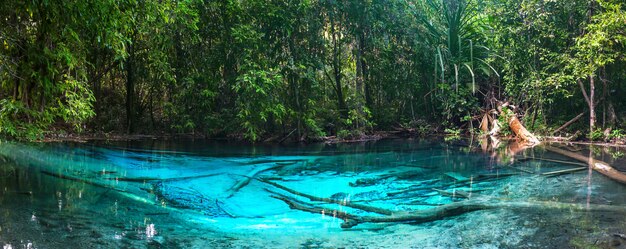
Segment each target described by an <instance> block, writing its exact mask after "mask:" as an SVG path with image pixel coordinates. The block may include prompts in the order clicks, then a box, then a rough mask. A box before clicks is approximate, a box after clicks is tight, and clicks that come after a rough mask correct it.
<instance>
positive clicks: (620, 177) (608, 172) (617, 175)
mask: <svg viewBox="0 0 626 249" xmlns="http://www.w3.org/2000/svg"><path fill="white" fill-rule="evenodd" d="M546 150H548V151H551V152H554V153H557V154H560V155H563V156H566V157H569V158H573V159H576V160H578V161H581V162H585V163H587V164H589V167H591V168H592V169H593V170H595V171H597V172H599V173H600V174H603V175H605V176H607V177H609V178H611V179H613V180H615V181H617V182H619V183H622V184H626V174H624V173H622V172H619V171H617V170H616V169H614V168H613V167H612V166H611V165H609V164H608V163H605V162H603V161H600V160H596V159H593V158H590V157H586V156H583V155H580V154H577V153H574V152H569V151H566V150H562V149H559V148H555V147H551V146H546Z"/></svg>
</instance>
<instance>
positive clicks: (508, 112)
mask: <svg viewBox="0 0 626 249" xmlns="http://www.w3.org/2000/svg"><path fill="white" fill-rule="evenodd" d="M509 106H511V105H509V103H508V102H505V103H502V104H498V107H497V109H498V113H499V114H500V115H503V116H504V117H505V118H506V120H507V122H508V124H509V128H510V129H511V131H512V132H513V133H514V134H515V135H516V136H517V137H518V138H520V139H521V140H522V141H524V142H527V143H530V144H531V145H536V144H539V143H540V142H539V139H537V137H535V135H533V134H532V133H530V131H528V130H527V129H526V127H524V125H522V122H520V121H519V119H518V118H517V116H516V115H515V113H514V112H513V109H515V107H514V106H511V107H513V108H512V109H509V108H508V107H509Z"/></svg>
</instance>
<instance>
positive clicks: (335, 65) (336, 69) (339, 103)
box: [330, 15, 348, 119]
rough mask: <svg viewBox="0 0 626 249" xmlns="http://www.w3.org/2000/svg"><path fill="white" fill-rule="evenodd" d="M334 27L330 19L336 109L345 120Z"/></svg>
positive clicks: (346, 113) (337, 46)
mask: <svg viewBox="0 0 626 249" xmlns="http://www.w3.org/2000/svg"><path fill="white" fill-rule="evenodd" d="M331 17H332V15H331ZM335 25H336V24H335V22H334V20H333V18H331V21H330V32H331V34H332V40H333V41H332V42H333V74H334V76H335V92H336V94H337V107H338V108H339V114H340V115H341V118H344V119H346V118H348V109H347V107H346V102H345V99H344V96H343V89H342V87H341V79H342V75H341V65H340V62H339V59H340V58H339V56H340V51H339V50H340V48H339V41H338V38H337V32H336V27H335Z"/></svg>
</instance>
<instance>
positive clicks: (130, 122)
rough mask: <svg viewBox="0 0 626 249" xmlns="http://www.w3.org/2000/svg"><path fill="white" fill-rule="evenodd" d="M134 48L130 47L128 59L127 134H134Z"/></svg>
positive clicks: (131, 45) (130, 45)
mask: <svg viewBox="0 0 626 249" xmlns="http://www.w3.org/2000/svg"><path fill="white" fill-rule="evenodd" d="M133 46H134V44H129V45H128V47H127V48H128V58H126V132H127V133H129V134H130V133H133V131H134V130H133V128H134V127H133V125H134V124H133V115H134V113H133V110H134V108H133V95H134V94H135V78H134V68H133V67H134V65H133V57H134V54H133V52H134V51H133Z"/></svg>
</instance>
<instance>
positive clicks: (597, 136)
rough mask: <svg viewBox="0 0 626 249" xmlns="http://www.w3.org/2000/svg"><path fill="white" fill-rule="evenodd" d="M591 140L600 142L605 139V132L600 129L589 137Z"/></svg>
mask: <svg viewBox="0 0 626 249" xmlns="http://www.w3.org/2000/svg"><path fill="white" fill-rule="evenodd" d="M588 138H589V140H591V141H598V140H602V139H604V132H602V130H600V129H596V130H594V131H593V132H591V133H590V134H589V135H588Z"/></svg>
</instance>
